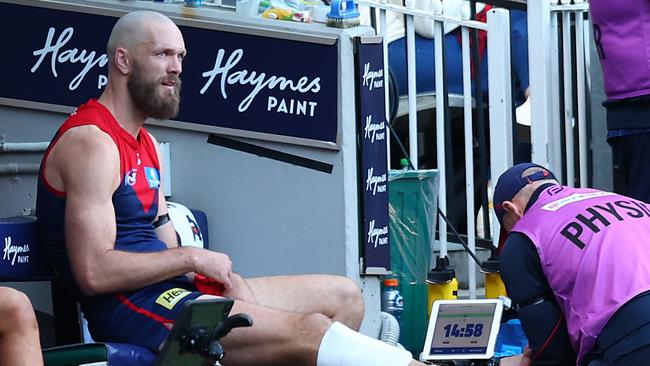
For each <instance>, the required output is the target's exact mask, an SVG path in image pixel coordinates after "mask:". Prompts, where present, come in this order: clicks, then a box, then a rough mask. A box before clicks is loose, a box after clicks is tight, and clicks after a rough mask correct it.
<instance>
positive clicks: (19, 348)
mask: <svg viewBox="0 0 650 366" xmlns="http://www.w3.org/2000/svg"><path fill="white" fill-rule="evenodd" d="M0 319H2V321H0V365H12V366H38V365H43V357H42V354H41V342H40V340H39V337H38V323H36V315H35V314H34V309H33V307H32V303H31V302H30V301H29V298H27V295H25V294H23V293H22V292H20V291H17V290H14V289H12V288H9V287H0Z"/></svg>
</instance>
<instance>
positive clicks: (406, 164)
mask: <svg viewBox="0 0 650 366" xmlns="http://www.w3.org/2000/svg"><path fill="white" fill-rule="evenodd" d="M399 165H400V167H401V168H402V171H403V172H407V171H408V170H409V161H408V159H407V158H401V159H400V160H399Z"/></svg>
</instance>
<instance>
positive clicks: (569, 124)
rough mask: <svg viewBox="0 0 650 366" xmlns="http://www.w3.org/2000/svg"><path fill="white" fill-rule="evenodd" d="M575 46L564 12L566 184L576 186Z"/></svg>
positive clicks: (568, 20) (569, 18)
mask: <svg viewBox="0 0 650 366" xmlns="http://www.w3.org/2000/svg"><path fill="white" fill-rule="evenodd" d="M572 56H573V44H572V42H571V12H568V11H563V12H562V65H563V78H562V81H563V85H564V139H565V143H564V146H565V150H566V151H565V163H566V184H567V185H568V186H569V187H573V186H575V158H574V151H573V150H574V143H573V124H574V121H575V119H574V116H573V67H572V66H573V65H572Z"/></svg>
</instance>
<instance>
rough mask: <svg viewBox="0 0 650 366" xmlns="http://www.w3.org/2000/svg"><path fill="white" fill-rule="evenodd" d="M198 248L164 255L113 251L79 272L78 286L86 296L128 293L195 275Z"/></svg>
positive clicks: (172, 251)
mask: <svg viewBox="0 0 650 366" xmlns="http://www.w3.org/2000/svg"><path fill="white" fill-rule="evenodd" d="M198 250H200V249H197V248H189V247H186V248H174V249H167V250H163V251H160V252H148V253H135V252H125V251H120V250H110V251H107V252H106V253H103V254H102V255H101V256H100V258H95V260H94V265H93V266H88V268H87V269H86V270H85V271H82V273H77V272H76V271H75V275H76V279H77V283H78V285H79V288H80V289H81V291H82V292H84V293H85V294H86V295H99V294H104V293H110V292H116V291H127V290H133V289H137V288H141V287H145V286H148V285H151V284H153V283H156V282H160V281H163V280H165V279H168V278H171V277H175V276H179V275H183V274H186V273H188V272H193V271H194V270H195V267H196V260H197V255H200V253H197V251H198Z"/></svg>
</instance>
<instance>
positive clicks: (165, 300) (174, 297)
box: [156, 288, 192, 310]
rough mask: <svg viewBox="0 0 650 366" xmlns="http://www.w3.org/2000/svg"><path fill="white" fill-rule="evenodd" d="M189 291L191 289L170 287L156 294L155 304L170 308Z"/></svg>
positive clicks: (189, 292)
mask: <svg viewBox="0 0 650 366" xmlns="http://www.w3.org/2000/svg"><path fill="white" fill-rule="evenodd" d="M191 293H192V292H191V291H188V290H186V289H184V288H171V289H169V290H167V291H165V292H163V293H162V294H160V296H158V298H157V299H156V304H158V305H160V306H162V307H164V308H166V309H167V310H171V309H173V308H174V306H176V304H178V302H179V301H181V300H182V299H183V298H184V297H185V296H187V295H189V294H191Z"/></svg>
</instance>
